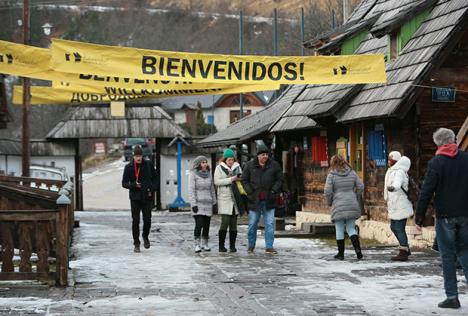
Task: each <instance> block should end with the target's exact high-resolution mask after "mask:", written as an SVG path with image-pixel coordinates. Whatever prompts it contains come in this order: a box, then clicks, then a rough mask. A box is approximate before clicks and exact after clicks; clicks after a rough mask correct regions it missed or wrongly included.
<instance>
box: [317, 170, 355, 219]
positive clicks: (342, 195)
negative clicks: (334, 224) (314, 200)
mask: <svg viewBox="0 0 468 316" xmlns="http://www.w3.org/2000/svg"><path fill="white" fill-rule="evenodd" d="M362 191H364V184H363V183H362V181H361V179H359V177H358V176H357V174H356V172H354V171H353V170H351V169H346V170H345V171H341V172H340V171H334V170H332V171H330V173H329V174H328V176H327V181H326V182H325V190H324V192H325V198H326V200H327V202H328V205H329V206H331V208H332V209H331V220H332V221H336V220H346V219H357V218H359V217H360V216H361V207H360V205H359V202H358V199H357V195H356V194H361V193H362Z"/></svg>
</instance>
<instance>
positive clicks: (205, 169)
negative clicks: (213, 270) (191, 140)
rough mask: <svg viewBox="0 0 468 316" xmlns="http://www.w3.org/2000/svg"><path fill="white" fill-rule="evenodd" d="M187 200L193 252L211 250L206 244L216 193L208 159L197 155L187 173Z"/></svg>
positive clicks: (214, 207) (214, 211)
mask: <svg viewBox="0 0 468 316" xmlns="http://www.w3.org/2000/svg"><path fill="white" fill-rule="evenodd" d="M188 194H189V202H190V206H191V207H192V216H193V218H194V220H195V229H194V236H195V252H197V253H198V252H201V251H211V249H210V247H209V246H208V239H209V232H210V221H211V216H212V215H213V214H214V213H216V193H215V189H214V186H213V178H212V177H211V172H210V167H209V166H208V159H207V158H206V157H205V156H198V157H197V158H195V160H194V161H193V164H192V170H191V172H190V174H189V187H188Z"/></svg>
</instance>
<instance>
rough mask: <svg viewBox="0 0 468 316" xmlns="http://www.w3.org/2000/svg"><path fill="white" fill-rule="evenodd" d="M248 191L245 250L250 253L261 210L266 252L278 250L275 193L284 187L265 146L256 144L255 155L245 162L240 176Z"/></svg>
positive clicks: (277, 164) (270, 252) (253, 246)
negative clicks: (247, 226)
mask: <svg viewBox="0 0 468 316" xmlns="http://www.w3.org/2000/svg"><path fill="white" fill-rule="evenodd" d="M241 182H242V186H243V187H244V189H245V191H246V192H247V198H248V208H249V229H248V244H249V245H248V252H249V253H253V251H254V249H255V245H256V241H257V228H258V222H259V220H260V216H261V215H262V214H263V221H264V223H265V252H266V253H267V254H277V253H278V252H277V251H276V250H275V249H274V248H273V243H274V239H275V208H276V206H277V205H276V197H277V194H279V193H280V192H281V188H282V187H283V171H282V169H281V167H280V165H279V163H278V162H276V161H275V160H273V159H272V158H270V157H269V151H268V148H267V147H266V146H265V145H263V144H260V145H259V146H257V157H255V158H254V159H252V160H250V161H249V162H247V163H246V165H245V168H244V170H243V173H242V177H241Z"/></svg>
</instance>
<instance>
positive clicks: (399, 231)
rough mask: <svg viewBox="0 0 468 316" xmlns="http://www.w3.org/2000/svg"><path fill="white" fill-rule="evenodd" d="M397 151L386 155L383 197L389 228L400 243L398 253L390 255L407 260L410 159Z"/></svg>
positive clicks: (394, 259) (411, 214) (396, 259)
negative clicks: (386, 165)
mask: <svg viewBox="0 0 468 316" xmlns="http://www.w3.org/2000/svg"><path fill="white" fill-rule="evenodd" d="M400 157H401V154H400V153H399V152H391V153H390V154H389V156H388V158H389V159H388V163H389V165H390V168H389V169H388V170H387V173H386V174H385V188H384V199H385V200H386V201H387V208H388V217H389V218H390V228H391V230H392V232H393V234H394V235H395V237H396V238H397V240H398V243H399V244H400V247H399V253H398V255H396V256H394V257H392V258H391V259H392V260H393V261H407V260H408V256H409V255H410V254H411V253H410V250H409V244H408V236H407V235H406V230H405V227H406V222H407V220H408V218H409V217H411V216H413V205H412V203H411V201H410V200H409V199H408V195H407V192H408V185H409V177H408V170H409V169H410V167H411V160H410V159H409V158H408V157H405V156H403V157H401V158H400Z"/></svg>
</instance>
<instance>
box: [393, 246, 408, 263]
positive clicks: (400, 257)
mask: <svg viewBox="0 0 468 316" xmlns="http://www.w3.org/2000/svg"><path fill="white" fill-rule="evenodd" d="M408 255H409V249H408V248H407V247H400V252H399V253H398V254H397V255H396V256H393V257H392V258H391V259H392V261H408Z"/></svg>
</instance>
